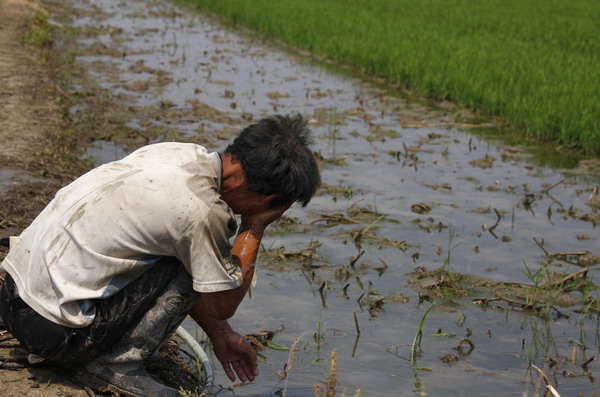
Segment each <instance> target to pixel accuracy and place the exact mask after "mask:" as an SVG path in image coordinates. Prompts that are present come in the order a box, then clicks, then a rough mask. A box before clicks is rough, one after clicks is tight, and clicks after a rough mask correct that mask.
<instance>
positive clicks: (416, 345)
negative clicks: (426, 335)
mask: <svg viewBox="0 0 600 397" xmlns="http://www.w3.org/2000/svg"><path fill="white" fill-rule="evenodd" d="M432 308H433V305H429V307H428V308H427V310H425V313H424V314H423V317H421V322H420V323H419V328H417V333H416V334H415V338H414V339H413V343H412V347H411V349H410V364H411V365H412V366H414V365H415V363H416V362H417V357H418V356H419V355H420V352H421V338H422V337H423V326H424V325H425V320H426V319H427V315H428V314H429V312H430V311H431V309H432Z"/></svg>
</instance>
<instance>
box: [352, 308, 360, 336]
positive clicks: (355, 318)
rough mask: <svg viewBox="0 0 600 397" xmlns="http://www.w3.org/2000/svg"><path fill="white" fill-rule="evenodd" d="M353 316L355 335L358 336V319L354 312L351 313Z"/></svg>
mask: <svg viewBox="0 0 600 397" xmlns="http://www.w3.org/2000/svg"><path fill="white" fill-rule="evenodd" d="M352 314H353V315H354V325H355V326H356V333H357V334H359V335H360V327H359V326H358V318H357V317H356V312H352Z"/></svg>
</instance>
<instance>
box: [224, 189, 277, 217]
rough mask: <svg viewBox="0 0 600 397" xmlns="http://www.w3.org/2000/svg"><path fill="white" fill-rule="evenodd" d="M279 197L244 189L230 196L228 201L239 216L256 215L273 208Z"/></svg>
mask: <svg viewBox="0 0 600 397" xmlns="http://www.w3.org/2000/svg"><path fill="white" fill-rule="evenodd" d="M277 197H278V196H277V195H276V194H271V195H265V194H261V193H256V192H251V191H249V190H247V189H246V188H245V187H244V188H242V189H239V190H237V191H236V192H232V193H231V194H229V195H228V197H227V199H226V201H227V204H228V205H229V207H231V209H232V210H233V212H234V213H236V214H238V215H255V214H258V213H261V212H264V211H266V210H268V209H270V208H272V206H273V203H274V202H275V200H276V199H277Z"/></svg>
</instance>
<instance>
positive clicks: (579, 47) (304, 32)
mask: <svg viewBox="0 0 600 397" xmlns="http://www.w3.org/2000/svg"><path fill="white" fill-rule="evenodd" d="M184 1H186V2H189V3H193V4H196V5H199V6H201V7H205V8H206V9H209V10H211V11H214V12H216V13H218V14H221V15H223V16H225V17H226V18H228V19H230V20H231V21H233V23H240V24H243V25H246V26H249V27H252V28H253V29H256V30H258V31H260V32H262V33H264V34H267V35H269V36H272V37H275V38H278V39H282V40H284V41H286V42H288V43H290V44H293V45H295V46H299V47H302V48H306V49H308V50H310V51H313V52H315V53H318V54H322V55H325V56H327V57H331V58H334V59H336V60H339V61H341V62H343V63H350V64H354V65H357V66H359V67H360V68H362V69H363V70H364V71H365V72H366V73H368V74H370V75H377V76H383V77H386V78H388V79H390V80H391V81H393V82H398V83H401V84H403V85H405V86H406V87H408V88H410V89H412V90H415V91H418V92H420V93H422V94H424V95H428V96H432V97H435V98H440V99H450V100H452V101H455V102H456V103H458V104H459V105H461V106H467V107H469V108H472V109H477V110H482V111H484V112H486V113H488V114H492V115H499V116H501V117H502V118H504V119H505V120H506V121H507V122H508V123H509V124H511V125H513V126H515V127H517V128H519V129H522V130H523V131H525V132H526V134H527V135H528V136H529V137H533V138H536V139H540V140H548V141H554V142H556V143H557V144H560V145H566V146H577V147H582V148H583V149H584V150H586V151H589V152H595V153H600V24H599V23H598V21H600V2H598V1H597V0H579V1H576V2H572V1H567V0H529V1H525V2H524V1H519V0H482V1H471V0H386V1H382V0H303V1H297V0H254V1H246V0H184Z"/></svg>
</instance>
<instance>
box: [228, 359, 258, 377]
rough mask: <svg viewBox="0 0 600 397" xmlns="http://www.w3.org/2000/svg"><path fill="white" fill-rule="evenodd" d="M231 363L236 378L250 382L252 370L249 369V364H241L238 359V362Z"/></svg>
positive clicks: (252, 375)
mask: <svg viewBox="0 0 600 397" xmlns="http://www.w3.org/2000/svg"><path fill="white" fill-rule="evenodd" d="M231 365H232V366H233V369H234V370H235V373H236V374H237V376H238V378H239V379H240V380H241V381H242V382H245V381H247V380H249V381H251V382H252V381H253V380H254V374H253V371H251V370H250V366H249V365H247V364H246V363H244V364H243V365H242V364H241V363H240V362H239V361H238V362H234V363H231Z"/></svg>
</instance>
